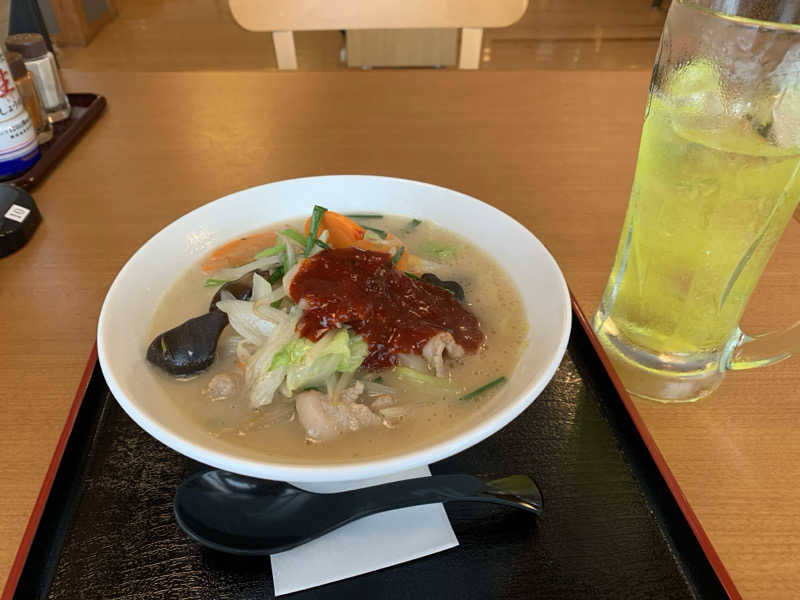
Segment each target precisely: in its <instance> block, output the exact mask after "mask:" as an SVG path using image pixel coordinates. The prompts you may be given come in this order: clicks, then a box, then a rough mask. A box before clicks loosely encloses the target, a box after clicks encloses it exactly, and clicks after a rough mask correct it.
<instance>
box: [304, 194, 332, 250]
mask: <svg viewBox="0 0 800 600" xmlns="http://www.w3.org/2000/svg"><path fill="white" fill-rule="evenodd" d="M326 210H328V209H327V208H324V207H322V206H317V205H316V204H315V205H314V210H312V211H311V223H310V225H309V228H308V238H307V239H306V244H305V254H306V256H309V255H310V254H311V249H312V248H313V247H314V242H315V241H316V240H317V233H318V232H319V223H320V221H322V215H324V214H325V211H326Z"/></svg>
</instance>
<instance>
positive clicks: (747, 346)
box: [724, 205, 800, 371]
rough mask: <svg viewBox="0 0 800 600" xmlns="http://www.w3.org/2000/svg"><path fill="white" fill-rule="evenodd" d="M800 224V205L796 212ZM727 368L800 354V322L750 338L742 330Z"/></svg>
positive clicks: (758, 363) (731, 349) (738, 368)
mask: <svg viewBox="0 0 800 600" xmlns="http://www.w3.org/2000/svg"><path fill="white" fill-rule="evenodd" d="M794 218H795V219H796V220H797V221H798V222H800V205H798V207H797V209H796V210H795V211H794ZM729 348H730V350H729V354H728V359H727V361H725V363H724V364H725V367H726V368H728V369H731V370H733V371H738V370H742V369H752V368H754V367H763V366H766V365H771V364H773V363H776V362H780V361H782V360H784V359H786V358H789V357H790V356H791V355H792V354H793V353H796V352H800V321H798V322H797V323H795V324H794V325H790V326H789V327H787V328H786V329H784V330H782V331H773V332H771V333H764V334H761V335H757V336H755V337H752V336H749V335H747V334H746V333H744V332H743V331H742V330H741V329H740V330H739V335H738V336H737V337H735V338H734V341H733V343H732V344H730V346H729Z"/></svg>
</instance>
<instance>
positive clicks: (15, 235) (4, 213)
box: [0, 183, 42, 257]
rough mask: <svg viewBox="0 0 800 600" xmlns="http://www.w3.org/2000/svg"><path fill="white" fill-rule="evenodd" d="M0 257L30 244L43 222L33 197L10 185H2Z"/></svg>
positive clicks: (0, 190) (0, 186) (0, 184)
mask: <svg viewBox="0 0 800 600" xmlns="http://www.w3.org/2000/svg"><path fill="white" fill-rule="evenodd" d="M0 219H2V220H0V257H3V256H8V255H9V254H11V253H13V252H16V251H17V250H19V249H20V248H22V247H23V246H24V245H25V244H27V243H28V240H29V239H31V237H33V233H34V232H35V231H36V228H37V227H38V226H39V223H41V222H42V215H41V213H40V212H39V209H38V208H36V203H35V202H34V201H33V198H32V197H31V195H30V194H29V193H28V192H26V191H25V190H23V189H22V188H18V187H17V186H15V185H12V184H10V183H0Z"/></svg>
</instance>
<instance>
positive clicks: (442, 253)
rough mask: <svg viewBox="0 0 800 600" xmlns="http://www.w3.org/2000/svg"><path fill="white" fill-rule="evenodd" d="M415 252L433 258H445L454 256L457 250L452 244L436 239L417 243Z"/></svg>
mask: <svg viewBox="0 0 800 600" xmlns="http://www.w3.org/2000/svg"><path fill="white" fill-rule="evenodd" d="M417 254H421V255H422V256H426V257H428V258H431V259H433V260H446V259H448V258H454V257H455V256H456V254H457V252H456V249H455V248H454V247H452V246H448V245H447V244H444V243H442V242H438V241H436V240H428V241H425V242H423V243H422V244H420V245H419V247H418V248H417Z"/></svg>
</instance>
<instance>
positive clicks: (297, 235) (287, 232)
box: [281, 227, 330, 250]
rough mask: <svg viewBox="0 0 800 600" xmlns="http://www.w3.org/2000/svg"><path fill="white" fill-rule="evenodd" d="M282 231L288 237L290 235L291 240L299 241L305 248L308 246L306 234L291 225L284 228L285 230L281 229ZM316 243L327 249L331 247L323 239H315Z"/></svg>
mask: <svg viewBox="0 0 800 600" xmlns="http://www.w3.org/2000/svg"><path fill="white" fill-rule="evenodd" d="M281 233H282V234H283V235H285V236H286V237H288V238H289V239H290V240H292V241H295V242H297V243H298V244H300V245H301V246H303V247H304V248H305V246H306V236H304V235H303V234H302V233H300V232H299V231H296V230H294V229H292V228H291V227H288V228H286V229H284V230H283V231H281ZM314 243H315V244H316V245H317V246H319V247H320V248H325V249H326V250H327V249H328V248H330V246H329V245H328V244H326V243H325V242H323V241H322V240H314Z"/></svg>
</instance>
